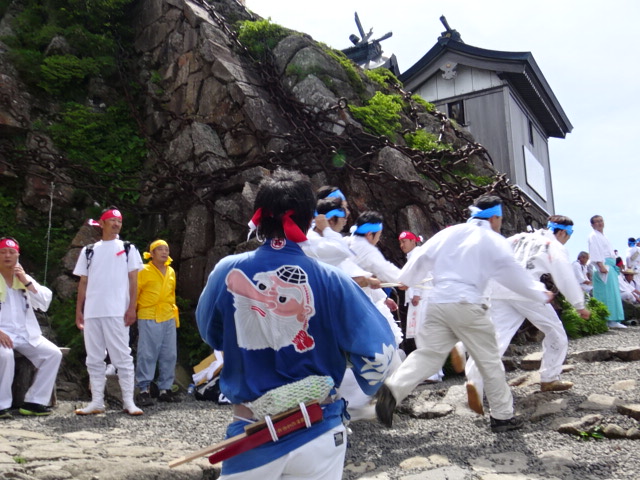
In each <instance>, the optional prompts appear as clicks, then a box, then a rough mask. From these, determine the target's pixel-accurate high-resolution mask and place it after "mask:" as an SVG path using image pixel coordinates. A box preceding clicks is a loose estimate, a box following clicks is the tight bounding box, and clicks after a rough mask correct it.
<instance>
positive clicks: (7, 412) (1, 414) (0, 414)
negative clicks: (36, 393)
mask: <svg viewBox="0 0 640 480" xmlns="http://www.w3.org/2000/svg"><path fill="white" fill-rule="evenodd" d="M0 418H6V419H9V418H13V415H11V409H10V408H5V409H3V410H0Z"/></svg>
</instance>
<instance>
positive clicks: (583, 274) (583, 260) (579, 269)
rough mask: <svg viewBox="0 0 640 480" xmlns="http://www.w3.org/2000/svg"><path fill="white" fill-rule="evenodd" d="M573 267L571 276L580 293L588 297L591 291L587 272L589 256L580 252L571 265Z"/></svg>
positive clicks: (591, 283) (590, 282)
mask: <svg viewBox="0 0 640 480" xmlns="http://www.w3.org/2000/svg"><path fill="white" fill-rule="evenodd" d="M571 266H572V267H573V274H574V275H575V277H576V280H578V283H579V284H580V288H581V289H582V291H583V292H584V293H585V294H587V295H590V294H591V290H593V282H592V281H591V277H590V275H591V274H590V272H589V254H588V253H587V252H580V253H579V254H578V259H577V260H576V261H575V262H573V263H572V264H571Z"/></svg>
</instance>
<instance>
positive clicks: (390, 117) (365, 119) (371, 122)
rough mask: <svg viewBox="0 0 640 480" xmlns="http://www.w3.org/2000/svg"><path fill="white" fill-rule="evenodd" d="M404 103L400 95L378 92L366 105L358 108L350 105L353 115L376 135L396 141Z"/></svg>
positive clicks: (367, 129)
mask: <svg viewBox="0 0 640 480" xmlns="http://www.w3.org/2000/svg"><path fill="white" fill-rule="evenodd" d="M402 107H403V102H402V98H401V97H400V95H386V94H384V93H382V92H376V94H375V95H374V96H373V97H371V98H370V99H369V100H368V101H367V103H366V105H364V106H362V107H357V106H355V105H349V110H350V111H351V114H352V115H353V116H354V117H355V119H356V120H358V121H359V122H360V123H362V125H363V126H364V129H365V130H366V131H368V132H369V133H372V134H374V135H385V136H386V137H387V138H389V139H390V140H392V141H395V137H396V131H397V130H398V129H399V128H400V114H399V112H400V110H402Z"/></svg>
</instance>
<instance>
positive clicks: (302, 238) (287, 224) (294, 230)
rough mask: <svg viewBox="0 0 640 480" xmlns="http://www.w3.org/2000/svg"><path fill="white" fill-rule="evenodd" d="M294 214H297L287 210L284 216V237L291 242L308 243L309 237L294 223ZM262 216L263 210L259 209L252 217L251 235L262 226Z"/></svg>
mask: <svg viewBox="0 0 640 480" xmlns="http://www.w3.org/2000/svg"><path fill="white" fill-rule="evenodd" d="M294 213H295V212H294V211H293V210H287V211H286V212H285V213H284V215H283V216H282V229H283V230H284V236H285V238H286V239H287V240H291V241H292V242H296V243H300V242H306V241H307V236H306V235H305V234H304V232H303V231H302V230H300V227H299V226H298V225H296V222H294V221H293V220H292V218H291V215H293V214H294ZM264 215H265V216H269V217H270V216H272V215H271V214H264ZM262 216H263V210H262V208H259V209H257V210H256V211H255V213H254V214H253V217H251V221H250V222H249V228H250V231H249V235H251V232H253V230H255V229H256V228H257V227H258V226H259V225H260V222H261V221H262Z"/></svg>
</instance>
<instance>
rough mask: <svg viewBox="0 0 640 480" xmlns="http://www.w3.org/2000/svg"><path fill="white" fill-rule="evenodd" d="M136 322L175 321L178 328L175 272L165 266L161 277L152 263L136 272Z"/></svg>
mask: <svg viewBox="0 0 640 480" xmlns="http://www.w3.org/2000/svg"><path fill="white" fill-rule="evenodd" d="M137 310H138V320H155V321H156V322H166V321H167V320H171V319H172V318H175V319H176V327H179V326H180V318H179V316H178V307H177V306H176V272H175V271H174V270H173V268H171V267H170V266H167V273H166V274H165V275H163V274H162V273H161V272H160V270H158V269H157V268H156V266H155V265H153V263H151V262H149V263H147V264H146V265H144V267H142V270H140V271H138V308H137Z"/></svg>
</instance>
